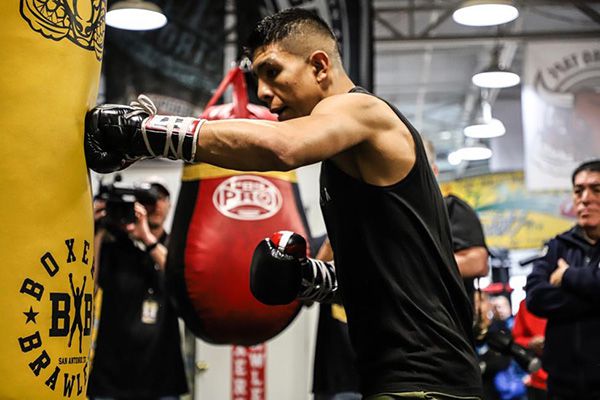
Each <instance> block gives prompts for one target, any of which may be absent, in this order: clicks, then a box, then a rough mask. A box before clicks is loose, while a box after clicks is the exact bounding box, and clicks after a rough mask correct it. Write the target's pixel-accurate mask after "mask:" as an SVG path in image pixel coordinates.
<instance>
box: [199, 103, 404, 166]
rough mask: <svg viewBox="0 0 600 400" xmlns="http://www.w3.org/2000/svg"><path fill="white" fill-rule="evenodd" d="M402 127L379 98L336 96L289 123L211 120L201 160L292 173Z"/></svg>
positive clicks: (202, 137) (204, 135)
mask: <svg viewBox="0 0 600 400" xmlns="http://www.w3.org/2000/svg"><path fill="white" fill-rule="evenodd" d="M400 124H401V121H400V120H399V119H398V118H397V117H396V116H395V114H394V113H393V111H392V110H391V109H390V108H389V107H388V106H387V105H386V104H385V103H383V102H382V101H381V100H379V99H377V98H375V97H374V96H370V95H366V94H359V93H352V94H342V95H336V96H331V97H328V98H325V99H323V100H322V101H321V102H319V103H318V104H317V106H316V107H315V108H314V109H313V111H312V113H311V115H309V116H306V117H301V118H295V119H291V120H288V121H284V122H277V121H260V120H221V121H207V122H206V123H205V124H204V126H203V127H202V129H201V131H200V136H199V138H198V147H197V150H196V160H197V161H203V162H208V163H210V164H214V165H217V166H220V167H224V168H232V169H237V170H265V171H268V170H290V169H294V168H297V167H300V166H303V165H308V164H313V163H315V162H318V161H322V160H325V159H328V158H332V157H333V156H335V155H336V154H339V153H341V152H343V151H346V150H348V149H350V148H356V146H357V145H359V144H362V143H365V142H368V141H374V140H376V139H375V136H377V135H380V134H386V133H388V132H391V131H394V130H398V129H399V127H400Z"/></svg>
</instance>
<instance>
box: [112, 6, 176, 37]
mask: <svg viewBox="0 0 600 400" xmlns="http://www.w3.org/2000/svg"><path fill="white" fill-rule="evenodd" d="M166 23H167V17H165V15H164V14H163V12H162V10H161V9H160V7H158V6H157V5H156V4H154V3H150V2H149V1H145V0H121V1H117V2H115V3H114V4H113V5H112V6H111V7H110V9H109V10H108V12H107V13H106V25H109V26H112V27H113V28H119V29H128V30H133V31H145V30H151V29H157V28H161V27H163V26H165V24H166Z"/></svg>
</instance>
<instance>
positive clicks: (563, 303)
mask: <svg viewBox="0 0 600 400" xmlns="http://www.w3.org/2000/svg"><path fill="white" fill-rule="evenodd" d="M559 258H563V259H564V260H565V261H566V262H567V263H568V264H569V266H570V267H569V268H568V269H567V270H566V272H565V274H564V276H563V279H562V284H561V286H560V287H554V286H552V285H551V284H550V283H549V279H550V275H551V274H552V272H553V271H554V270H555V269H556V266H557V262H558V259H559ZM526 291H527V298H526V301H527V308H529V310H531V312H532V313H534V314H536V315H538V316H540V317H544V318H547V319H548V325H547V326H546V340H545V345H544V354H543V358H542V363H543V367H544V369H545V370H546V371H548V375H549V377H548V389H549V391H551V392H552V393H555V394H558V395H561V396H564V397H572V398H579V399H598V398H600V242H598V243H596V244H595V245H591V244H590V243H589V242H587V241H586V240H585V239H584V237H583V232H582V230H581V228H579V227H577V226H576V227H574V228H572V229H571V230H569V231H567V232H564V233H562V234H560V235H558V236H556V237H555V238H554V239H552V240H550V241H549V242H548V243H547V245H546V248H545V255H544V256H543V258H541V259H539V260H538V261H536V262H535V263H534V265H533V271H532V272H531V274H530V275H529V276H528V277H527V286H526Z"/></svg>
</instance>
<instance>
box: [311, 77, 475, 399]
mask: <svg viewBox="0 0 600 400" xmlns="http://www.w3.org/2000/svg"><path fill="white" fill-rule="evenodd" d="M352 92H359V93H367V94H370V93H369V92H367V91H365V90H364V89H362V88H358V87H357V88H354V89H352V90H351V93H352ZM381 100H382V101H385V100H383V99H381ZM386 103H387V102H386ZM387 104H388V105H389V106H390V107H391V109H392V110H393V111H394V112H395V113H396V114H397V115H398V118H400V119H401V120H402V122H404V124H406V126H407V127H408V129H409V131H410V133H411V135H412V137H413V140H414V142H415V151H416V161H415V164H414V166H413V167H412V169H411V171H410V172H409V173H408V175H407V176H406V177H405V178H403V179H402V180H401V181H400V182H397V183H396V184H393V185H391V186H385V187H380V186H374V185H370V184H368V183H365V182H362V181H360V180H357V179H355V178H353V177H351V176H349V175H347V174H345V173H344V172H342V171H341V170H340V169H339V168H337V167H336V165H335V164H334V163H333V162H332V161H330V160H325V161H324V162H323V163H322V166H321V177H320V180H321V193H320V201H321V209H322V212H323V217H324V219H325V224H326V227H327V233H328V235H329V238H330V240H331V244H332V246H333V250H334V257H335V265H336V269H337V273H338V279H339V282H340V290H341V294H342V299H343V302H344V306H345V308H346V313H347V316H348V327H349V330H350V337H351V340H352V344H353V347H354V349H355V351H356V355H357V360H358V370H359V374H360V376H361V385H362V388H361V392H362V393H363V394H364V395H365V396H368V395H372V394H376V393H384V392H385V393H387V392H392V393H393V392H414V391H425V392H443V393H447V394H452V395H458V396H461V395H462V396H474V395H480V394H481V379H480V371H479V366H478V363H477V361H476V355H475V352H474V347H473V334H472V328H471V327H472V323H473V314H472V310H471V306H470V302H469V300H468V299H467V296H466V294H465V290H464V286H463V283H462V280H461V278H460V275H459V272H458V267H457V265H456V262H455V260H454V254H453V252H452V239H451V234H450V227H449V222H448V216H447V211H446V207H445V205H444V200H443V198H442V195H441V192H440V190H439V187H438V184H437V182H436V180H435V177H434V175H433V172H432V171H431V168H430V166H429V164H428V162H427V156H426V154H425V149H424V147H423V142H422V140H421V137H420V135H419V133H418V132H417V130H416V129H415V128H414V127H413V126H412V125H411V124H410V123H409V122H408V120H407V119H406V118H405V117H404V116H403V115H402V114H401V113H400V112H399V111H398V110H397V109H396V108H395V107H394V106H393V105H391V104H389V103H387Z"/></svg>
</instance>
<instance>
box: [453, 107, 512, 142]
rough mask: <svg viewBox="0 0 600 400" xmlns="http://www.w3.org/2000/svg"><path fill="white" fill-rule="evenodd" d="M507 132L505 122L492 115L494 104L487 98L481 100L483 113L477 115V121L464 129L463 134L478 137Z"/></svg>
mask: <svg viewBox="0 0 600 400" xmlns="http://www.w3.org/2000/svg"><path fill="white" fill-rule="evenodd" d="M505 133H506V128H505V127H504V124H503V123H502V121H500V120H499V119H496V118H493V117H492V106H491V105H490V103H489V102H488V101H487V100H485V99H482V100H481V115H479V116H478V117H477V119H476V120H475V123H473V124H471V125H469V126H467V127H465V128H464V129H463V134H464V135H465V136H466V137H470V138H477V139H489V138H494V137H498V136H502V135H504V134H505Z"/></svg>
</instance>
